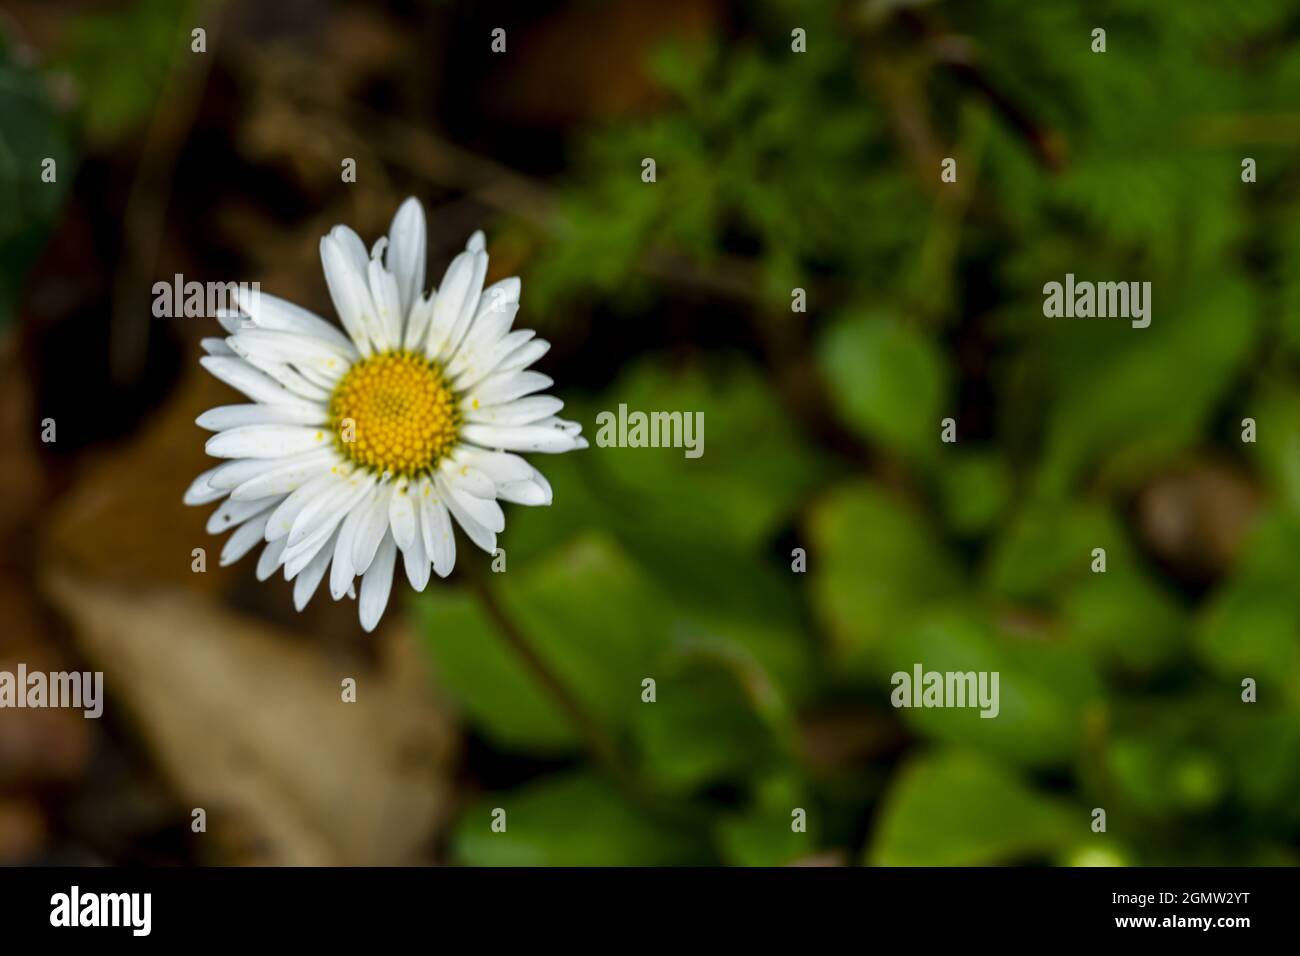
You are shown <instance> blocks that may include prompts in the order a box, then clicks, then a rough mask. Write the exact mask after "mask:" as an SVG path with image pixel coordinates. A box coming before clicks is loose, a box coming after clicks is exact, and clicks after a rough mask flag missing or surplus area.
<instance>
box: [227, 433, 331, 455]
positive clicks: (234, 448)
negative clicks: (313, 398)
mask: <svg viewBox="0 0 1300 956" xmlns="http://www.w3.org/2000/svg"><path fill="white" fill-rule="evenodd" d="M328 437H329V433H328V432H326V431H325V430H324V429H322V428H308V427H305V426H302V425H241V426H240V427H238V428H230V429H227V430H226V431H224V432H218V433H217V434H215V435H213V436H212V437H211V438H209V439H208V441H207V444H206V445H204V446H203V447H204V450H205V451H206V452H207V453H208V454H209V455H211V456H212V457H213V458H280V457H282V456H284V455H297V454H299V453H300V452H304V451H311V450H313V449H315V448H322V447H325V443H326V441H327V440H328Z"/></svg>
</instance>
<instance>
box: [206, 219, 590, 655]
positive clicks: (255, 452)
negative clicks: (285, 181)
mask: <svg viewBox="0 0 1300 956" xmlns="http://www.w3.org/2000/svg"><path fill="white" fill-rule="evenodd" d="M425 242H426V236H425V223H424V210H423V209H422V208H421V206H420V204H419V202H417V201H416V200H415V199H408V200H406V202H404V203H403V204H402V206H401V208H400V209H398V210H397V215H396V216H394V217H393V223H392V225H391V226H390V227H389V230H388V236H387V238H381V239H380V240H379V241H378V242H376V243H375V245H374V247H373V248H372V249H371V250H370V254H369V255H366V249H365V246H364V245H363V244H362V242H361V239H360V238H359V237H358V236H357V234H356V233H355V232H353V231H352V230H351V229H349V228H347V227H346V226H335V227H334V228H333V229H332V230H331V231H330V233H329V235H327V236H325V237H324V238H323V239H321V244H320V250H321V262H322V263H323V265H324V268H325V282H326V284H327V285H328V286H329V291H330V297H331V298H332V299H333V300H334V308H335V309H336V310H337V311H338V315H339V318H340V320H342V323H343V329H344V330H346V334H344V332H343V331H340V330H339V329H338V328H336V327H335V326H333V325H332V324H330V323H329V322H326V321H325V320H324V319H321V318H319V317H318V316H316V315H313V314H312V313H310V312H308V311H306V310H305V309H301V308H299V307H298V306H296V305H293V304H291V303H289V302H285V301H284V300H282V299H277V298H275V297H274V296H271V295H267V294H265V293H260V294H256V295H245V294H241V295H240V299H239V307H240V308H239V311H238V312H231V313H222V314H221V315H219V316H218V319H219V321H220V322H221V324H222V327H223V328H224V329H225V331H226V332H227V333H228V335H227V336H226V337H225V338H224V339H222V338H210V339H204V340H203V348H204V350H205V351H206V352H207V353H208V354H207V356H206V357H205V358H203V359H201V362H202V364H203V366H204V367H205V368H207V370H208V371H209V372H211V373H212V374H213V375H215V376H216V377H217V378H219V379H221V380H222V381H223V382H225V383H227V384H228V385H231V386H233V387H234V388H236V389H238V390H239V391H241V392H243V393H244V394H245V395H247V396H248V397H249V398H250V399H252V400H253V404H245V405H224V406H222V407H220V408H214V409H211V410H210V411H207V412H205V413H204V414H202V415H200V416H199V418H198V424H199V426H201V427H202V428H206V429H208V430H209V431H213V432H216V434H215V435H213V436H212V437H211V438H210V439H208V443H207V452H208V454H209V455H211V456H213V457H214V458H224V459H228V460H227V461H225V462H224V463H223V464H220V465H218V466H217V467H215V468H212V469H211V470H209V471H206V472H204V473H203V474H201V475H200V476H199V477H198V478H196V479H195V480H194V483H193V484H192V485H191V486H190V488H189V490H188V491H187V492H186V493H185V499H184V500H185V503H186V504H191V505H202V504H208V503H210V502H213V501H219V500H221V499H223V498H224V499H225V500H224V501H222V503H221V506H220V507H219V508H217V510H216V511H215V512H213V514H212V517H211V518H210V519H209V521H208V531H209V532H210V533H213V534H216V533H219V532H224V531H229V530H231V529H234V534H232V535H231V536H230V538H229V539H228V540H227V541H226V545H225V547H224V548H223V549H222V552H221V563H222V565H227V564H231V563H232V562H234V561H238V560H239V559H240V558H241V557H243V556H244V555H245V554H247V553H248V552H249V551H250V550H252V548H253V547H255V546H256V545H257V544H258V543H260V542H263V541H264V542H265V546H264V547H263V548H262V554H261V557H260V558H259V559H258V562H257V576H258V579H259V580H263V581H264V580H266V579H267V578H269V577H270V576H271V575H272V574H274V573H275V569H276V568H278V567H283V568H284V575H285V578H286V579H289V580H293V581H294V589H293V600H294V605H295V606H296V607H297V608H298V610H300V611H301V610H302V609H303V607H304V606H306V604H307V602H308V601H309V600H310V599H311V596H312V594H313V593H314V592H315V591H316V588H317V587H318V586H319V584H320V582H321V580H322V578H324V577H325V572H326V571H327V570H328V571H329V590H330V594H331V596H332V597H333V598H334V600H336V601H337V600H338V599H339V598H341V597H343V595H345V594H346V595H348V596H350V597H356V594H357V592H356V590H355V589H354V583H353V582H354V580H355V579H356V578H357V577H360V578H361V588H360V595H361V597H360V601H359V610H360V616H361V626H362V627H363V628H365V629H366V630H367V631H370V630H373V629H374V627H375V625H376V624H378V623H379V619H380V617H382V616H383V613H384V608H385V607H386V606H387V605H388V596H389V592H390V590H391V589H392V583H393V566H394V564H395V563H396V561H397V554H398V552H399V551H400V552H401V555H402V562H403V564H404V565H405V568H406V576H407V578H408V579H409V580H410V582H411V586H412V587H414V588H415V589H416V590H417V591H422V590H424V586H425V585H426V584H427V583H428V581H429V569H430V567H432V568H433V570H434V571H436V572H437V573H438V574H439V575H440V576H441V577H446V576H447V575H448V574H450V573H451V569H452V566H453V564H454V563H455V561H456V543H455V538H454V537H453V535H452V519H453V518H454V519H455V523H456V524H459V525H460V527H461V529H462V530H463V531H464V532H465V534H466V536H467V537H468V538H469V539H470V540H471V541H472V542H474V544H476V545H478V546H479V547H480V548H482V549H483V550H484V551H487V552H488V553H492V552H493V551H494V550H495V549H496V542H497V534H498V533H500V532H501V531H502V530H503V529H504V528H505V516H504V514H503V513H502V511H501V506H500V505H499V504H498V501H510V502H514V503H516V504H523V505H549V504H550V503H551V486H550V485H549V484H548V483H547V481H546V479H545V478H544V477H543V476H542V473H541V472H539V471H538V470H537V469H536V468H534V467H533V466H532V465H531V464H529V463H528V462H527V461H525V460H524V459H523V458H521V457H519V455H517V454H514V452H530V451H535V452H564V451H571V450H573V449H575V448H586V447H587V441H586V439H584V438H583V437H582V436H581V431H582V426H581V425H579V424H578V423H576V422H570V421H565V420H564V419H561V418H557V417H555V416H556V412H558V411H559V410H560V408H561V407H562V406H563V403H562V402H561V401H560V400H559V399H558V398H552V397H551V396H549V395H540V394H538V393H539V392H540V391H541V390H542V389H545V388H548V387H549V386H550V385H551V384H552V382H551V379H550V378H548V377H547V376H545V375H542V374H541V373H540V372H535V371H530V370H529V366H530V365H532V364H533V363H534V362H536V361H537V360H538V359H539V358H541V357H542V356H543V355H545V354H546V351H547V350H548V349H549V348H550V345H549V343H547V342H545V341H543V340H541V339H538V338H536V337H535V333H533V332H530V331H522V330H521V331H513V332H512V331H511V330H510V326H511V324H512V323H513V322H514V318H515V314H516V313H517V312H518V311H519V289H520V283H519V280H518V279H517V278H510V279H503V280H501V281H500V282H497V283H494V284H493V285H491V286H488V287H487V288H484V287H483V277H484V275H485V274H486V273H487V263H488V257H487V253H486V252H485V251H484V238H483V233H481V232H476V233H474V235H472V236H471V237H470V239H469V242H468V243H467V244H466V246H465V251H464V252H462V253H460V254H459V255H458V256H456V258H455V259H453V260H452V262H451V265H449V266H448V267H447V272H446V274H445V275H444V276H443V277H442V284H441V286H440V287H439V288H438V289H437V290H436V291H434V292H430V293H428V294H424V293H423V292H422V290H423V288H424V268H425Z"/></svg>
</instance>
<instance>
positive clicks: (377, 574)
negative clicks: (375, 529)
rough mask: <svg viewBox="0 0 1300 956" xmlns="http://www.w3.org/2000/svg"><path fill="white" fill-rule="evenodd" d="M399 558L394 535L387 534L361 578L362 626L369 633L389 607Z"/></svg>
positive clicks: (360, 609)
mask: <svg viewBox="0 0 1300 956" xmlns="http://www.w3.org/2000/svg"><path fill="white" fill-rule="evenodd" d="M396 558H397V545H395V544H394V543H393V536H392V535H391V534H385V535H384V539H383V541H382V542H381V543H380V545H379V551H378V552H377V553H376V554H375V560H374V562H373V563H372V564H371V566H370V570H368V571H367V572H366V574H365V577H363V578H362V579H361V600H360V602H359V603H360V608H359V611H360V615H361V628H362V630H364V631H366V633H369V632H371V631H373V630H374V629H375V626H376V625H377V624H379V619H380V618H381V617H383V616H384V609H385V608H386V607H388V595H389V594H390V593H391V592H392V590H393V564H394V562H395V559H396Z"/></svg>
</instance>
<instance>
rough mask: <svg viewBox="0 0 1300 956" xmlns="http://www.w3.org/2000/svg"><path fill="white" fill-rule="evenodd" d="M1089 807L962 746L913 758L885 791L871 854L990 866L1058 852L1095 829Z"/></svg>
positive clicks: (878, 858)
mask: <svg viewBox="0 0 1300 956" xmlns="http://www.w3.org/2000/svg"><path fill="white" fill-rule="evenodd" d="M1088 826H1089V820H1088V816H1087V814H1085V813H1083V812H1082V811H1079V810H1077V809H1072V808H1070V807H1068V806H1067V805H1065V804H1063V803H1061V802H1059V801H1057V800H1054V799H1052V798H1049V797H1046V796H1044V795H1042V794H1040V793H1038V792H1036V791H1034V790H1033V789H1031V788H1030V787H1028V786H1026V785H1025V784H1024V783H1023V782H1022V781H1021V780H1020V779H1019V778H1018V777H1017V776H1016V775H1015V773H1014V772H1012V771H1010V770H1008V769H1007V768H1005V767H1002V766H1000V765H998V764H996V763H994V762H992V761H989V760H987V759H986V758H983V757H980V756H976V755H974V754H970V753H963V752H959V751H944V752H940V753H938V754H930V755H927V756H924V757H921V758H918V759H915V760H913V761H912V762H910V763H909V764H908V765H907V766H906V767H904V769H903V770H902V771H901V772H900V773H899V774H898V776H897V778H896V780H895V783H894V786H893V789H892V790H891V791H890V792H889V793H888V794H887V795H886V797H885V805H884V808H883V809H882V810H881V813H880V820H879V823H878V824H877V825H876V831H875V834H874V837H873V839H872V842H871V846H870V849H869V851H868V853H867V862H869V863H871V864H873V865H877V866H988V865H992V864H998V863H1015V862H1028V861H1032V860H1037V859H1042V858H1044V857H1047V856H1050V855H1052V854H1054V853H1058V852H1060V851H1062V850H1063V849H1065V848H1066V847H1067V846H1069V845H1071V844H1072V843H1074V842H1076V841H1080V840H1082V839H1083V838H1084V837H1085V836H1086V835H1087V834H1088V832H1089V830H1088Z"/></svg>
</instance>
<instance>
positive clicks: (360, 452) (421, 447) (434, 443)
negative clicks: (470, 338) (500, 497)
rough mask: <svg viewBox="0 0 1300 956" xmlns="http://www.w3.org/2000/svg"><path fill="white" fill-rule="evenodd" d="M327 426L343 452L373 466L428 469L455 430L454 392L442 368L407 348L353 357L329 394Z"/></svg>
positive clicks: (405, 471) (399, 471) (407, 471)
mask: <svg viewBox="0 0 1300 956" xmlns="http://www.w3.org/2000/svg"><path fill="white" fill-rule="evenodd" d="M329 414H330V426H331V427H332V428H333V429H334V436H335V442H336V444H337V446H338V449H339V451H340V452H341V453H342V454H343V456H344V457H346V458H348V459H349V460H351V461H354V462H356V463H357V464H358V465H362V466H364V467H366V468H370V469H372V470H374V471H376V472H379V473H381V474H382V473H383V472H386V471H387V472H392V473H393V474H395V475H406V476H408V477H410V476H413V475H416V474H419V473H421V472H424V471H428V470H430V469H432V468H433V466H434V465H435V464H437V463H438V460H439V459H441V458H442V457H443V456H444V455H446V454H447V453H448V452H450V451H451V449H452V447H453V446H454V445H455V444H456V437H457V435H459V434H460V412H459V410H458V409H457V408H456V397H455V396H454V395H453V394H452V392H451V389H449V388H448V387H447V385H446V383H445V382H444V381H443V378H442V369H441V368H440V367H439V366H438V365H437V364H436V363H434V362H431V361H430V360H429V359H427V358H425V357H424V356H422V355H416V354H415V353H413V352H406V351H396V352H382V353H380V354H378V355H372V356H370V357H369V358H365V359H362V360H361V361H360V362H357V363H356V364H355V365H353V366H352V367H351V368H350V369H348V371H347V373H346V374H345V375H344V376H343V377H342V378H341V379H339V383H338V385H337V386H335V388H334V394H333V395H331V396H330V404H329Z"/></svg>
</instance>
